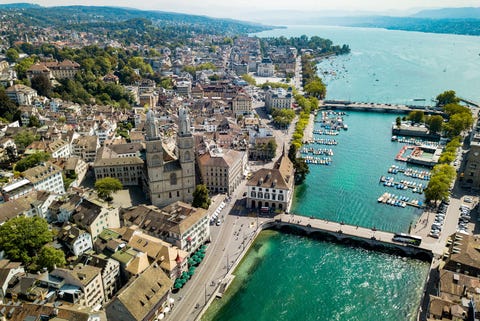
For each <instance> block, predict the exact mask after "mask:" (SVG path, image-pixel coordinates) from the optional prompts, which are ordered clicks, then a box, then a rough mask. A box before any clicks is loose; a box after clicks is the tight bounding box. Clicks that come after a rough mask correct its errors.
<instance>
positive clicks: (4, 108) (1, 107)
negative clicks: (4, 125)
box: [0, 86, 20, 122]
mask: <svg viewBox="0 0 480 321" xmlns="http://www.w3.org/2000/svg"><path fill="white" fill-rule="evenodd" d="M0 115H1V116H2V118H5V119H6V120H8V121H9V122H11V121H14V120H19V119H20V111H19V110H18V107H17V105H15V103H14V102H13V101H12V100H11V99H10V98H9V97H8V96H7V93H6V92H5V89H4V88H3V86H0Z"/></svg>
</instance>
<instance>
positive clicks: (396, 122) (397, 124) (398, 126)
mask: <svg viewBox="0 0 480 321" xmlns="http://www.w3.org/2000/svg"><path fill="white" fill-rule="evenodd" d="M401 125H402V118H400V116H398V117H397V118H395V126H397V128H400V126H401Z"/></svg>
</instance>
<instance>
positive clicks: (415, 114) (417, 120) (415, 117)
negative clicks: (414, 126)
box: [407, 110, 425, 123]
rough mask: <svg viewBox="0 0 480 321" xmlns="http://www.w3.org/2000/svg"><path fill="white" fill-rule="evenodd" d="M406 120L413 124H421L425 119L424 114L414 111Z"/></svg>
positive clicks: (420, 111)
mask: <svg viewBox="0 0 480 321" xmlns="http://www.w3.org/2000/svg"><path fill="white" fill-rule="evenodd" d="M407 118H408V120H411V121H413V122H414V123H421V122H423V119H424V118H425V113H424V112H423V111H422V110H414V111H411V112H410V113H409V114H408V117H407Z"/></svg>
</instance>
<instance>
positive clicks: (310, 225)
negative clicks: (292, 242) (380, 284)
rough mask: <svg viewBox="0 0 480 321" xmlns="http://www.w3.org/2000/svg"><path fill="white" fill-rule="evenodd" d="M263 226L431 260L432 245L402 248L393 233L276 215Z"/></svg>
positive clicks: (314, 219)
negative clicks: (272, 220)
mask: <svg viewBox="0 0 480 321" xmlns="http://www.w3.org/2000/svg"><path fill="white" fill-rule="evenodd" d="M265 225H267V226H268V225H269V226H270V227H271V228H276V229H279V230H285V229H286V230H290V231H292V232H295V231H297V232H301V233H303V234H306V235H307V236H310V237H318V238H325V239H327V240H329V241H337V242H340V243H348V244H352V245H355V246H360V247H365V248H369V249H372V250H380V251H385V252H390V253H392V252H398V253H400V254H401V255H405V256H410V257H415V258H418V259H422V260H426V261H430V260H431V259H432V257H433V254H434V250H435V245H434V244H432V243H428V242H425V240H424V241H423V242H422V243H421V244H420V245H419V246H411V245H406V244H404V243H400V242H395V241H393V236H394V233H391V232H386V231H379V230H377V229H375V228H374V227H372V228H366V227H361V226H354V225H348V224H343V223H338V222H332V221H327V220H323V219H319V218H313V217H306V216H301V215H292V214H279V215H277V216H275V218H274V222H272V223H270V224H265ZM267 226H265V227H267ZM267 228H268V227H267Z"/></svg>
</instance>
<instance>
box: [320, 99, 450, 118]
mask: <svg viewBox="0 0 480 321" xmlns="http://www.w3.org/2000/svg"><path fill="white" fill-rule="evenodd" d="M320 107H321V108H325V109H339V110H353V111H355V110H357V111H373V112H382V113H397V114H398V113H404V114H408V113H410V112H411V111H415V110H421V111H423V112H424V113H425V114H428V115H431V114H443V111H442V110H441V108H438V107H435V106H418V105H402V104H382V103H370V102H351V101H348V100H324V101H323V102H321V103H320Z"/></svg>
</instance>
